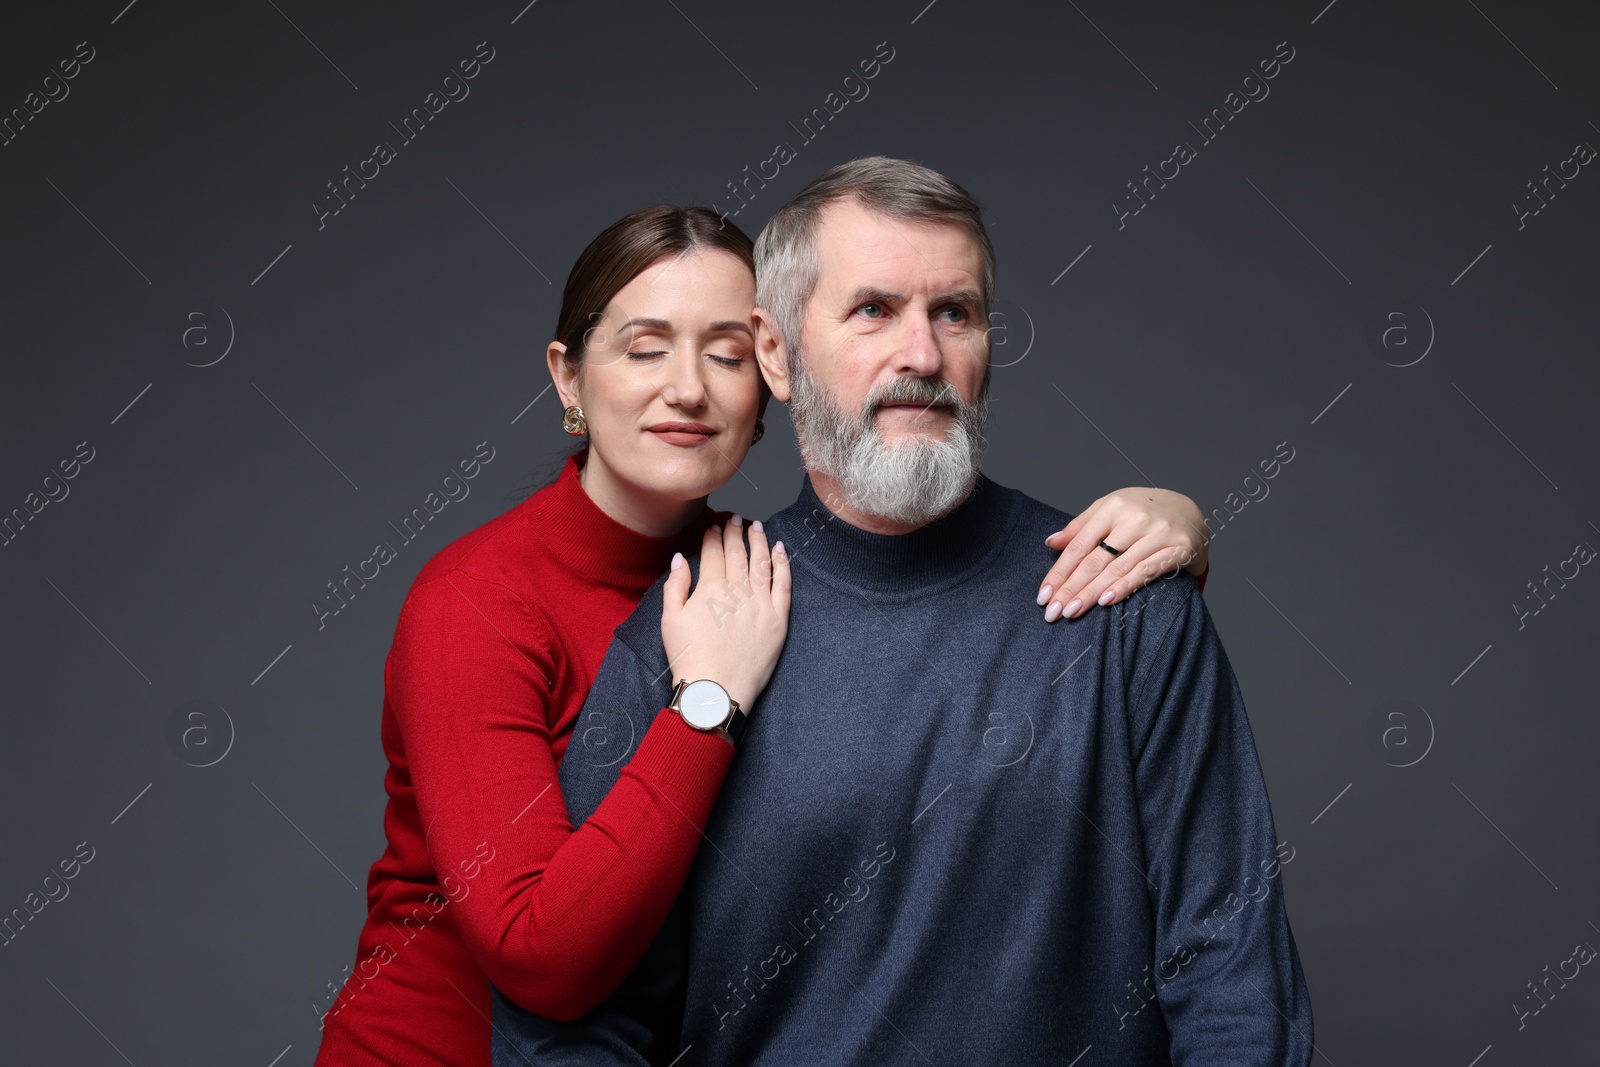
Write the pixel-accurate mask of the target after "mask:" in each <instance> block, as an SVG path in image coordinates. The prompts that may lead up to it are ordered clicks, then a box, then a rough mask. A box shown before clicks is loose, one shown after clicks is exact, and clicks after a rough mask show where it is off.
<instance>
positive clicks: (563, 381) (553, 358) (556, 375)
mask: <svg viewBox="0 0 1600 1067" xmlns="http://www.w3.org/2000/svg"><path fill="white" fill-rule="evenodd" d="M566 356H567V346H566V345H564V344H562V343H561V342H560V341H551V342H550V347H549V348H547V349H545V350H544V358H545V362H546V363H547V364H548V365H549V367H550V380H551V381H553V382H555V385H556V393H557V394H559V395H560V397H561V406H562V408H570V407H571V406H572V405H574V404H577V403H578V369H576V368H573V367H569V366H568V365H567V358H566ZM579 406H580V407H581V406H582V405H579Z"/></svg>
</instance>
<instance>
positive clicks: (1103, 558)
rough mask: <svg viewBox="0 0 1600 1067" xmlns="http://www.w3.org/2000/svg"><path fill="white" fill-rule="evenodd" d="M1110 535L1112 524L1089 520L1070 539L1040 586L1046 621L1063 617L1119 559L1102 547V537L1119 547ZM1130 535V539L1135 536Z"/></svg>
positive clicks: (1040, 598) (1040, 599) (1039, 600)
mask: <svg viewBox="0 0 1600 1067" xmlns="http://www.w3.org/2000/svg"><path fill="white" fill-rule="evenodd" d="M1111 536H1112V531H1111V529H1110V527H1108V526H1107V527H1103V526H1101V525H1100V524H1099V523H1098V522H1096V523H1092V524H1089V523H1086V524H1084V525H1083V526H1080V527H1079V528H1078V532H1077V534H1076V535H1075V536H1074V537H1073V538H1072V540H1070V541H1069V542H1067V546H1066V548H1064V549H1063V550H1062V552H1061V558H1059V559H1058V560H1056V564H1055V566H1053V567H1051V568H1050V573H1048V574H1046V575H1045V578H1044V584H1042V585H1041V586H1040V587H1039V595H1038V598H1037V602H1038V603H1039V604H1041V605H1044V607H1045V617H1046V620H1047V621H1049V622H1055V621H1056V619H1058V618H1060V617H1061V615H1062V614H1063V613H1064V611H1065V608H1066V606H1067V605H1069V604H1071V603H1072V601H1073V600H1074V599H1076V598H1077V597H1078V596H1080V595H1081V593H1082V590H1083V588H1084V587H1085V586H1087V585H1088V584H1089V583H1090V582H1092V581H1094V580H1095V578H1097V577H1099V575H1100V572H1101V571H1103V570H1105V569H1106V568H1107V567H1109V566H1110V565H1111V564H1112V562H1113V561H1114V560H1115V559H1116V558H1117V557H1116V556H1113V555H1112V554H1111V553H1110V552H1107V551H1106V550H1105V549H1103V548H1101V547H1100V542H1101V541H1103V540H1104V541H1106V543H1107V544H1110V545H1111V546H1112V547H1113V548H1115V547H1117V545H1116V542H1115V541H1111V540H1108V538H1110V537H1111ZM1127 536H1129V537H1130V539H1131V536H1132V535H1131V534H1128V535H1127Z"/></svg>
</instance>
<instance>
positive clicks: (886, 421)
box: [800, 200, 989, 445]
mask: <svg viewBox="0 0 1600 1067" xmlns="http://www.w3.org/2000/svg"><path fill="white" fill-rule="evenodd" d="M817 249H818V256H819V259H820V264H821V270H820V272H819V274H818V278H817V285H816V289H815V290H814V291H813V292H812V294H811V299H810V301H809V302H808V303H807V305H806V312H805V320H804V324H803V326H802V328H801V332H800V336H801V344H800V348H801V350H802V352H803V353H804V359H805V365H806V366H807V367H808V368H809V369H810V372H811V376H812V377H813V378H814V379H815V380H816V382H817V383H818V385H819V386H820V387H821V388H822V389H823V390H825V391H826V392H827V393H828V394H829V395H830V397H831V399H832V400H833V401H834V403H836V404H837V405H838V406H839V407H840V408H841V409H842V410H843V411H844V412H846V413H847V414H850V415H856V414H860V413H862V404H863V402H864V401H865V400H866V399H867V397H868V395H869V394H871V393H872V392H873V391H874V390H875V389H883V388H886V387H889V386H891V385H892V383H893V381H894V379H896V378H908V377H917V378H930V379H942V380H944V381H946V382H948V383H950V385H951V386H953V387H954V388H955V391H956V392H957V393H958V394H959V395H960V397H961V400H962V401H963V402H964V403H967V404H972V403H974V402H975V401H976V400H977V399H978V397H979V395H980V394H981V393H982V392H983V388H984V385H985V384H986V381H985V380H986V376H987V374H988V366H989V344H988V318H987V312H988V309H987V308H985V307H984V306H983V253H982V250H981V249H980V248H979V246H978V241H977V239H976V238H975V237H974V236H973V235H972V233H971V232H970V231H969V230H968V229H967V228H966V227H965V226H962V225H960V224H959V223H927V222H907V221H903V220H900V219H893V218H889V217H887V216H885V215H879V214H876V213H874V212H871V211H868V210H867V209H866V208H863V207H862V206H861V205H860V204H859V203H857V202H855V201H854V200H841V201H836V202H834V203H832V204H829V205H828V206H827V207H825V208H824V209H823V211H822V215H821V218H820V219H819V221H818V226H817ZM934 384H937V383H936V382H935V383H934ZM954 418H955V412H954V409H953V407H952V406H951V405H949V404H943V403H937V402H936V403H934V404H932V405H929V403H928V402H927V400H926V399H922V400H914V401H903V400H902V401H896V400H890V401H887V402H885V403H882V404H880V405H877V411H876V412H875V414H874V416H873V421H874V423H875V425H876V426H877V428H878V430H879V432H880V433H881V435H882V438H883V440H884V442H885V443H886V444H889V445H895V444H898V443H899V442H901V441H903V440H906V439H908V438H911V437H918V436H924V437H933V438H936V439H938V440H944V439H946V436H947V433H948V431H949V428H950V426H951V423H952V422H953V421H954Z"/></svg>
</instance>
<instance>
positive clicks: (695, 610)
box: [661, 515, 790, 712]
mask: <svg viewBox="0 0 1600 1067" xmlns="http://www.w3.org/2000/svg"><path fill="white" fill-rule="evenodd" d="M743 529H744V521H743V520H742V519H740V518H739V516H737V515H735V516H733V518H731V519H729V520H728V527H727V529H725V530H724V529H720V528H718V527H716V526H713V527H711V528H710V529H709V530H707V531H706V534H705V539H704V540H703V541H702V542H701V544H700V580H699V584H698V585H697V586H696V587H695V590H694V592H693V593H692V594H691V593H690V592H689V565H688V564H687V563H686V562H685V561H684V559H683V556H682V555H674V556H673V557H672V573H671V574H670V575H668V576H667V583H666V586H665V587H664V589H663V592H664V593H665V599H664V600H663V602H662V605H661V643H662V644H663V645H664V646H665V647H666V652H667V663H668V665H669V666H670V667H671V669H672V676H673V677H674V678H678V679H686V680H688V681H694V680H695V679H698V678H709V679H711V680H712V681H714V682H716V683H718V684H719V685H721V686H722V688H724V689H726V690H727V691H728V695H729V696H731V697H732V698H733V699H734V700H737V701H738V702H739V706H740V707H742V708H744V709H745V711H747V712H748V711H749V710H750V706H751V705H752V704H754V703H755V699H756V697H757V696H759V695H760V694H761V690H763V689H765V688H766V686H767V681H768V680H769V679H770V678H771V677H772V671H773V668H774V667H776V666H777V665H778V654H779V653H780V652H782V651H783V642H784V638H786V637H788V635H789V588H790V572H789V555H788V553H787V552H785V551H784V547H783V542H782V541H779V542H778V543H777V544H776V545H774V546H773V547H772V549H771V550H770V551H769V550H768V548H767V535H766V533H765V531H763V530H762V528H761V523H759V522H754V523H751V524H750V551H749V553H748V554H746V552H745V546H744V537H743V536H742V531H743Z"/></svg>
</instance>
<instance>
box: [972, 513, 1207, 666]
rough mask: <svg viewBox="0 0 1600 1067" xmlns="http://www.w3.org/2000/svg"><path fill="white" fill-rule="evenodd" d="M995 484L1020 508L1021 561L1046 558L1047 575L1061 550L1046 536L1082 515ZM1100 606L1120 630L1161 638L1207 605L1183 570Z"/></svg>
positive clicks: (1016, 534)
mask: <svg viewBox="0 0 1600 1067" xmlns="http://www.w3.org/2000/svg"><path fill="white" fill-rule="evenodd" d="M994 489H995V490H996V495H997V499H999V498H1002V496H1003V498H1004V499H1007V500H1008V501H1010V503H1011V505H1012V506H1013V507H1014V508H1015V509H1016V515H1017V521H1016V523H1015V524H1014V525H1013V526H1012V528H1011V531H1012V532H1011V534H1010V537H1011V539H1012V540H1013V541H1014V542H1015V544H1014V546H1013V547H1014V549H1015V551H1016V553H1017V554H1018V556H1019V557H1020V558H1021V559H1022V560H1026V561H1031V560H1033V559H1035V558H1037V559H1039V560H1041V561H1043V565H1042V567H1041V568H1040V570H1039V578H1040V579H1041V580H1043V578H1044V575H1045V573H1046V571H1047V570H1048V569H1049V567H1050V566H1051V565H1052V564H1053V563H1054V562H1055V560H1056V559H1058V558H1059V557H1060V555H1061V554H1060V552H1058V551H1056V550H1055V549H1053V548H1050V547H1049V546H1048V545H1046V544H1045V543H1044V539H1045V538H1046V537H1047V536H1049V535H1050V534H1053V533H1055V532H1056V531H1057V530H1060V529H1062V528H1063V527H1065V526H1066V525H1067V524H1068V523H1069V522H1071V521H1072V520H1073V519H1074V518H1076V517H1077V516H1076V515H1074V514H1072V513H1071V512H1066V511H1062V510H1061V509H1060V508H1057V507H1053V506H1051V505H1050V504H1047V503H1045V502H1044V501H1042V500H1036V499H1035V498H1033V497H1031V496H1029V495H1028V494H1027V493H1024V492H1022V491H1021V490H1019V489H1012V488H1010V487H1008V486H1003V485H1000V484H999V483H994ZM1095 610H1099V611H1103V612H1105V614H1104V615H1103V616H1101V618H1103V619H1104V620H1105V621H1106V622H1107V623H1108V624H1110V625H1112V626H1114V627H1116V629H1117V630H1118V631H1119V632H1122V633H1126V632H1128V631H1129V630H1130V629H1132V630H1133V631H1135V632H1137V633H1139V634H1142V635H1144V636H1146V637H1147V638H1149V637H1152V636H1153V637H1154V640H1155V641H1159V640H1160V638H1161V637H1162V636H1163V635H1164V634H1165V633H1166V632H1167V631H1168V630H1169V629H1170V628H1171V627H1172V625H1173V624H1174V623H1175V622H1177V621H1178V620H1179V619H1180V618H1181V617H1183V616H1185V615H1188V614H1190V613H1192V612H1194V611H1196V610H1199V611H1204V610H1205V606H1204V601H1203V600H1202V599H1201V597H1200V592H1199V586H1198V584H1197V582H1196V579H1195V577H1194V575H1192V574H1190V573H1189V572H1188V571H1185V570H1178V571H1176V572H1170V571H1169V572H1165V573H1163V574H1161V575H1157V576H1156V577H1154V578H1153V580H1151V581H1150V582H1148V583H1147V584H1145V585H1143V586H1141V587H1140V588H1138V589H1136V590H1134V591H1133V592H1132V593H1130V594H1129V595H1128V596H1126V597H1124V598H1123V599H1122V600H1119V601H1118V602H1117V603H1115V604H1113V605H1111V606H1110V607H1109V608H1106V609H1095ZM1090 617H1093V614H1092V612H1091V613H1088V614H1086V615H1085V616H1084V618H1090Z"/></svg>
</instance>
